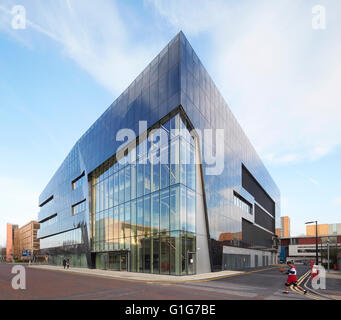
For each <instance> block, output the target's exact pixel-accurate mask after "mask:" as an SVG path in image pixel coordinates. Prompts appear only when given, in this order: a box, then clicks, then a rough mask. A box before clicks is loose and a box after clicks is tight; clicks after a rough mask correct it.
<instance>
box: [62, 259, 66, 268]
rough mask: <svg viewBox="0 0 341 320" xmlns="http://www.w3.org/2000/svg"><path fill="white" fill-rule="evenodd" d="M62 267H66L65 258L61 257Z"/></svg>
mask: <svg viewBox="0 0 341 320" xmlns="http://www.w3.org/2000/svg"><path fill="white" fill-rule="evenodd" d="M63 267H64V269H65V267H66V260H65V258H64V259H63Z"/></svg>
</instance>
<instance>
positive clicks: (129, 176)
mask: <svg viewBox="0 0 341 320" xmlns="http://www.w3.org/2000/svg"><path fill="white" fill-rule="evenodd" d="M180 128H182V129H183V130H179V129H180ZM160 131H162V132H160ZM184 132H187V133H188V131H187V128H186V125H185V123H184V121H183V120H182V119H181V117H180V114H179V113H177V114H176V115H174V116H173V117H172V118H171V119H170V120H168V121H166V122H164V123H162V122H160V123H159V125H158V126H157V127H156V128H154V129H153V130H152V131H150V132H149V134H148V136H147V138H146V139H145V140H143V141H139V142H134V145H136V148H134V149H133V150H132V151H130V153H128V154H126V155H125V156H124V158H122V159H120V160H119V161H118V160H117V159H116V158H117V156H116V155H114V156H113V157H111V158H110V159H109V160H108V161H107V162H106V163H104V164H103V165H101V166H100V167H99V168H97V169H96V170H95V171H94V172H93V173H92V174H91V175H90V176H91V179H90V181H91V194H92V198H91V199H92V208H91V216H92V230H91V232H92V236H91V238H92V251H94V252H98V253H100V252H108V253H107V254H100V255H99V256H101V258H98V259H97V261H96V265H97V266H98V267H101V268H103V267H104V268H108V269H120V270H121V269H122V268H123V269H124V270H130V271H132V272H144V273H161V274H174V275H181V274H191V273H194V272H195V268H194V266H192V265H191V264H193V263H191V262H190V259H189V260H188V254H189V252H190V253H191V254H194V253H195V251H196V250H195V232H196V226H195V205H196V204H195V199H196V198H195V179H196V172H195V171H196V170H195V161H194V149H195V143H194V139H193V137H191V136H190V135H189V134H183V133H184ZM159 137H162V139H158V138H159ZM186 156H189V161H186V162H185V161H184V159H183V158H184V157H186ZM180 163H183V165H181V167H180ZM180 172H181V175H180ZM122 257H124V260H125V262H124V263H123V265H122V261H121V260H122Z"/></svg>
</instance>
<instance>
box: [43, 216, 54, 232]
mask: <svg viewBox="0 0 341 320" xmlns="http://www.w3.org/2000/svg"><path fill="white" fill-rule="evenodd" d="M56 222H57V215H55V216H54V217H52V218H51V219H48V220H46V221H44V222H43V223H41V224H40V229H42V228H44V227H47V226H50V225H52V224H55V223H56Z"/></svg>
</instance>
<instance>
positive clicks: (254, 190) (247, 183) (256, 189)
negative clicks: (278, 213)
mask: <svg viewBox="0 0 341 320" xmlns="http://www.w3.org/2000/svg"><path fill="white" fill-rule="evenodd" d="M242 186H243V188H245V189H246V190H247V191H248V192H250V193H251V194H252V195H253V196H254V197H255V200H256V201H257V202H258V203H259V204H260V205H261V206H263V207H264V208H265V209H266V210H267V211H268V212H269V213H271V215H272V216H273V217H274V216H275V202H274V201H273V200H272V199H271V198H270V197H269V195H268V194H267V193H266V192H265V191H264V189H263V188H262V187H261V186H260V184H259V183H258V181H257V180H256V179H255V178H254V177H253V176H252V174H251V173H250V172H249V171H248V170H247V169H246V168H245V166H244V165H243V166H242Z"/></svg>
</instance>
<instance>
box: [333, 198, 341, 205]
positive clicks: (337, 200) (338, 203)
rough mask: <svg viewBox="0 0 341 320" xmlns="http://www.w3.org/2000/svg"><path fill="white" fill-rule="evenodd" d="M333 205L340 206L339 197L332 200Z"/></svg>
mask: <svg viewBox="0 0 341 320" xmlns="http://www.w3.org/2000/svg"><path fill="white" fill-rule="evenodd" d="M333 203H334V204H335V205H337V206H341V196H340V197H336V198H334V200H333Z"/></svg>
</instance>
